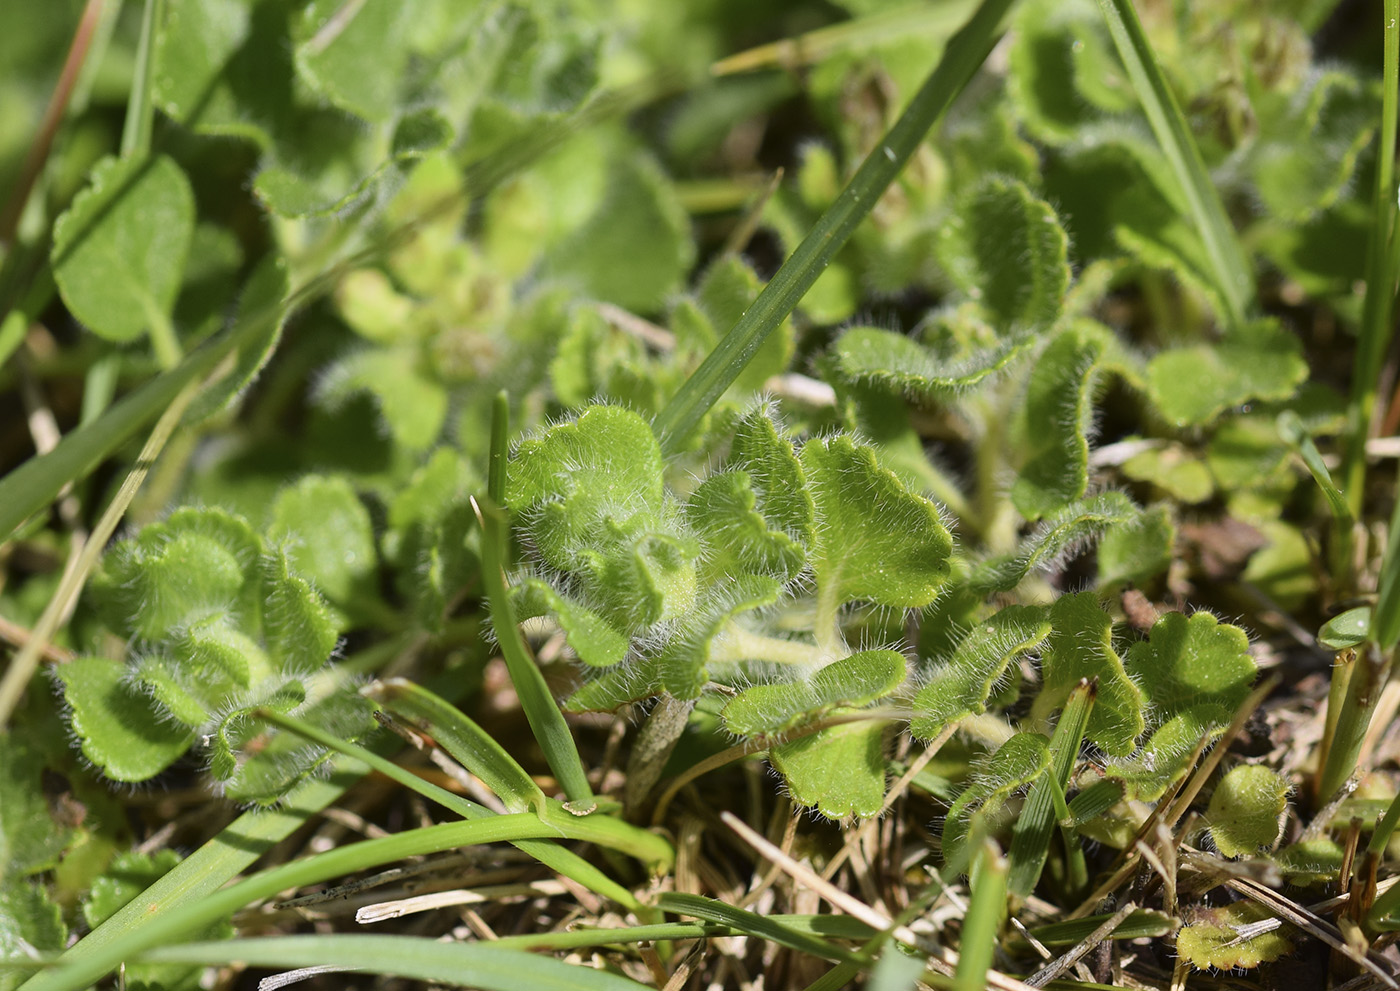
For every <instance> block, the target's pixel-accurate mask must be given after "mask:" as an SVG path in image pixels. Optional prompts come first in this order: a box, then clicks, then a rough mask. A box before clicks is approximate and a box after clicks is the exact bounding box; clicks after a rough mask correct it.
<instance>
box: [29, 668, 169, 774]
mask: <svg viewBox="0 0 1400 991" xmlns="http://www.w3.org/2000/svg"><path fill="white" fill-rule="evenodd" d="M55 677H57V678H58V680H59V681H60V683H62V685H63V695H64V698H65V699H66V700H67V702H68V706H69V708H70V709H71V710H72V712H71V719H72V723H73V731H74V732H75V733H76V734H77V735H78V738H79V740H80V741H81V742H82V748H83V756H84V757H86V758H87V759H88V760H90V761H92V762H93V763H94V764H96V765H97V766H98V767H100V768H102V772H103V773H104V774H106V775H107V777H109V778H111V779H112V780H114V781H145V780H146V779H148V778H151V777H154V776H155V775H157V774H159V773H160V772H161V771H163V770H165V769H166V768H167V767H169V766H170V765H171V764H173V763H174V762H175V760H176V759H177V758H179V757H180V755H181V754H183V753H184V752H185V751H186V750H188V749H189V746H190V744H191V743H193V742H194V739H195V734H194V732H193V731H192V730H190V729H189V728H188V727H186V726H182V725H180V724H179V723H177V722H175V721H173V720H171V719H169V718H168V717H166V715H165V714H164V713H163V712H162V711H161V709H160V707H159V706H158V705H157V704H156V702H155V700H154V699H153V698H151V697H150V696H149V695H147V694H146V693H145V692H143V691H141V690H140V689H139V688H137V687H135V686H133V685H132V684H131V683H130V681H128V680H127V677H126V666H125V665H124V664H121V663H120V662H118V661H112V660H108V659H107V658H105V657H77V658H74V659H73V660H72V661H69V662H68V663H67V664H62V665H59V666H58V667H57V668H56V669H55Z"/></svg>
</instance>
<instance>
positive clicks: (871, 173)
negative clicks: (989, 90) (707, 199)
mask: <svg viewBox="0 0 1400 991" xmlns="http://www.w3.org/2000/svg"><path fill="white" fill-rule="evenodd" d="M1013 2H1014V0H983V2H982V3H981V5H980V6H979V7H978V8H977V10H976V12H975V13H974V14H973V15H972V18H971V19H970V20H969V21H968V22H967V24H965V25H964V26H963V27H962V28H961V29H960V30H959V31H958V33H957V34H955V35H954V36H953V37H952V38H951V39H950V40H949V42H948V47H947V50H946V51H945V53H944V55H943V58H942V59H940V60H939V63H938V65H937V67H936V68H935V69H934V70H933V73H932V74H931V75H930V76H929V77H928V79H927V81H925V82H924V84H923V86H922V87H920V89H919V91H918V92H917V93H916V94H915V95H914V99H913V100H912V101H910V103H909V106H908V108H907V109H906V110H905V111H904V113H903V114H902V115H901V116H900V118H899V120H898V121H896V122H895V125H894V127H892V128H891V129H890V131H889V133H888V134H886V135H885V138H884V140H883V141H881V142H880V143H879V144H878V145H877V146H876V147H875V149H874V150H873V151H872V152H871V153H870V157H869V158H867V159H866V160H865V162H864V163H862V164H861V166H860V168H859V169H858V170H857V171H856V174H855V175H854V176H852V177H851V181H850V182H849V183H848V184H847V185H846V188H845V189H843V190H842V191H841V194H840V195H839V196H838V197H837V198H836V202H835V203H833V204H832V205H831V208H830V209H828V210H827V211H826V213H824V214H822V217H821V219H820V220H818V221H817V223H816V225H815V226H814V227H813V228H812V230H811V231H810V232H809V233H808V234H807V236H806V237H805V238H804V239H803V240H802V243H801V244H799V245H798V246H797V250H796V251H794V252H793V253H792V255H791V256H790V257H789V258H788V259H787V261H785V262H784V263H783V265H782V267H781V268H780V269H778V272H777V274H776V275H774V276H773V279H772V281H770V282H769V283H768V285H766V286H765V287H764V288H763V291H762V292H761V293H759V295H758V298H757V299H756V300H754V303H753V305H752V306H750V307H749V308H748V310H747V311H745V313H744V315H743V317H741V318H740V320H739V322H738V323H737V324H735V326H734V328H733V329H732V330H731V331H729V333H728V334H726V335H725V337H724V339H723V340H722V341H720V342H719V344H718V345H716V347H715V349H714V351H712V352H710V354H709V356H708V357H706V359H705V360H704V362H703V363H702V364H701V365H700V367H699V368H697V369H696V370H695V373H694V374H693V375H691V377H690V378H689V379H688V380H687V381H686V382H685V384H684V385H682V386H681V388H680V390H679V391H678V392H677V393H676V395H675V396H674V397H672V399H671V401H670V402H669V403H667V405H666V407H665V409H663V410H662V411H661V412H660V414H658V415H657V417H656V420H655V421H654V423H653V424H652V426H653V429H654V430H655V431H656V436H657V437H658V439H659V440H660V441H661V449H662V451H663V452H665V453H666V454H674V453H675V452H676V451H677V450H679V449H680V448H681V447H682V446H683V445H684V443H685V441H686V438H687V437H688V436H689V435H690V433H691V431H692V430H694V429H695V426H696V425H697V424H698V423H699V422H700V419H701V418H702V417H703V416H704V415H705V413H706V411H707V410H709V408H710V407H711V406H713V405H714V404H715V402H716V401H717V400H718V399H719V397H720V396H722V395H723V394H724V391H725V390H726V389H728V388H729V386H730V385H732V384H733V383H734V380H735V379H736V378H738V376H739V373H740V372H742V371H743V369H744V366H745V365H747V364H748V362H749V359H751V358H752V357H753V356H754V354H755V352H757V351H758V349H759V348H760V347H761V346H762V344H763V342H764V341H765V340H766V339H767V337H768V335H769V334H771V333H772V332H773V331H774V330H775V329H776V328H777V327H778V325H779V324H781V323H782V321H783V319H784V318H785V317H787V315H788V314H789V313H791V312H792V311H793V309H794V308H795V307H796V306H797V304H798V303H799V302H800V301H801V299H802V297H803V296H804V295H806V293H807V290H808V289H810V288H811V287H812V283H814V282H816V280H817V276H819V275H820V274H821V273H822V270H823V269H824V268H826V266H827V263H828V262H830V261H831V259H832V258H833V257H834V256H835V255H836V253H837V252H838V251H840V250H841V248H842V247H843V246H844V245H845V243H846V241H847V239H848V238H849V237H850V236H851V234H852V233H853V232H854V231H855V229H856V227H857V226H858V225H859V224H860V222H861V221H862V220H863V219H865V215H866V214H868V213H869V212H870V210H871V209H872V208H873V207H874V206H875V203H876V201H877V200H878V199H879V198H880V194H881V193H882V192H884V190H885V187H887V186H888V185H889V184H890V183H891V182H893V181H894V178H895V176H897V175H898V174H899V172H900V170H901V169H902V168H903V167H904V163H905V162H907V161H908V160H909V156H911V155H912V154H913V153H914V150H915V149H916V148H917V147H918V146H919V143H920V142H921V141H922V140H923V138H924V135H925V134H926V133H927V132H928V130H929V128H930V127H932V126H933V125H934V123H935V122H936V121H937V120H938V119H939V117H941V116H942V115H943V112H944V111H945V110H947V108H948V105H949V104H950V103H952V102H953V99H954V97H956V96H957V95H958V94H959V93H960V92H962V89H963V87H964V86H966V85H967V82H968V80H970V79H971V78H972V75H973V73H974V72H976V71H977V69H978V67H980V66H981V65H982V63H983V61H985V60H986V58H987V55H988V54H989V53H990V52H991V50H992V48H993V46H994V45H995V44H996V42H997V39H998V38H999V37H1000V28H1001V23H1002V20H1003V19H1004V18H1005V16H1006V13H1007V11H1008V10H1010V8H1011V5H1012V3H1013Z"/></svg>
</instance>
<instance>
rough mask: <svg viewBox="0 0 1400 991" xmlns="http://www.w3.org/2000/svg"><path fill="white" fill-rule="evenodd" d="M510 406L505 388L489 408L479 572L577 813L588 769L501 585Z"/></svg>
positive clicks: (518, 683) (583, 808)
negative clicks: (486, 481)
mask: <svg viewBox="0 0 1400 991" xmlns="http://www.w3.org/2000/svg"><path fill="white" fill-rule="evenodd" d="M509 416H510V407H509V403H508V401H507V398H506V394H505V393H504V392H501V393H498V394H497V396H496V401H495V404H494V406H493V408H492V411H491V453H490V462H489V475H488V483H487V485H488V489H489V491H490V493H491V495H490V498H489V499H487V500H485V501H484V502H478V503H477V511H478V513H479V514H480V517H481V529H482V537H481V571H482V581H483V583H484V584H485V586H486V595H487V599H488V600H489V603H490V609H491V627H492V629H494V630H495V631H496V641H497V645H498V646H499V647H500V649H501V656H502V657H504V658H505V662H506V668H507V670H509V672H510V680H511V682H512V683H513V684H514V685H515V691H516V694H518V695H519V696H520V706H521V708H523V709H524V710H525V718H526V719H527V720H528V721H529V723H530V729H531V730H532V731H533V732H534V734H535V739H536V740H537V741H539V745H540V749H542V750H543V751H544V756H545V760H546V761H548V762H549V767H550V770H552V771H553V772H554V774H555V776H556V777H557V778H558V779H559V784H560V785H561V786H563V788H564V794H565V795H567V796H568V799H569V805H570V807H572V808H574V809H576V810H577V811H579V812H580V813H584V812H588V811H590V810H592V809H593V808H594V807H595V806H596V805H597V802H596V800H595V799H594V797H593V789H592V787H591V786H590V785H589V784H588V774H587V772H586V771H585V770H584V768H583V760H582V758H580V757H579V753H578V744H577V743H575V742H574V737H573V734H572V733H570V732H569V725H568V723H566V722H565V721H564V714H563V713H562V712H560V711H559V706H558V704H557V703H556V702H555V701H554V696H552V695H550V693H549V686H548V685H546V684H545V680H544V674H543V673H542V672H541V671H540V669H539V665H537V664H536V663H535V661H534V658H532V657H531V656H530V651H529V649H528V648H527V647H526V646H525V639H524V637H522V636H521V635H520V624H519V623H518V622H516V619H515V608H514V607H513V606H512V605H511V601H510V594H509V589H507V588H506V576H505V564H506V547H507V544H508V542H509V525H508V523H507V521H506V515H505V512H504V511H503V510H502V509H501V507H502V506H503V505H504V504H505V494H506V452H507V443H508V438H509V430H510V428H509Z"/></svg>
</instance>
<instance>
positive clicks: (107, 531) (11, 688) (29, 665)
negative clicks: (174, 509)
mask: <svg viewBox="0 0 1400 991" xmlns="http://www.w3.org/2000/svg"><path fill="white" fill-rule="evenodd" d="M198 391H199V383H198V382H197V381H195V382H189V383H187V384H186V385H185V387H184V388H183V389H181V390H180V392H178V393H176V395H175V398H174V399H172V400H171V402H170V405H169V406H167V407H166V409H165V412H164V413H162V414H161V417H160V419H159V420H157V421H156V425H155V429H154V430H152V431H151V435H150V436H149V437H148V438H146V443H145V445H144V446H143V447H142V448H141V453H140V455H138V456H137V458H136V464H134V465H133V466H132V468H131V470H130V471H129V472H127V476H126V478H125V480H124V481H123V482H122V485H121V488H119V489H118V490H117V494H116V495H115V496H113V498H112V501H111V502H110V503H109V504H108V505H107V508H106V509H104V510H103V511H102V516H101V518H100V519H98V521H97V525H96V526H95V527H93V530H92V533H91V534H89V535H88V538H87V540H86V541H85V542H84V543H83V544H82V545H81V549H80V550H76V553H75V556H74V558H73V560H72V562H71V563H70V566H69V567H68V568H66V569H65V570H64V573H63V577H62V579H61V580H60V581H59V584H58V588H57V589H56V590H55V591H54V594H53V598H51V599H50V600H49V604H48V605H47V606H46V607H45V608H44V612H43V615H41V616H40V617H39V622H38V623H37V624H35V627H34V632H33V634H32V635H31V636H30V638H29V639H28V640H26V641H25V643H24V646H23V647H21V648H20V651H19V653H18V654H16V655H15V658H14V660H12V661H11V662H10V664H9V667H7V668H6V669H5V675H4V677H3V678H0V729H3V728H4V726H5V725H6V724H7V723H8V722H9V721H10V715H11V714H12V713H13V712H14V711H15V706H17V705H18V704H19V700H20V698H21V697H22V696H23V695H24V690H25V688H26V687H27V686H28V685H29V680H30V678H32V677H33V676H34V672H35V671H36V670H37V669H38V667H39V660H40V658H41V657H42V656H43V651H44V648H45V647H47V646H48V644H49V642H50V641H51V640H52V639H53V635H54V633H56V632H57V631H58V628H59V627H60V626H62V625H63V623H64V622H65V621H66V620H67V618H68V616H69V615H70V614H71V613H72V610H73V606H74V604H75V603H76V602H77V601H78V594H79V593H80V592H82V590H83V586H84V585H85V584H86V583H87V578H88V575H89V574H91V573H92V569H93V568H95V567H97V561H98V558H100V557H101V556H102V552H103V550H105V549H106V547H107V541H108V540H110V539H111V538H112V534H114V533H116V531H117V524H118V523H120V522H121V519H122V516H124V515H125V513H126V508H127V506H129V505H131V500H132V499H134V498H135V497H136V492H137V490H138V489H140V488H141V483H142V482H144V481H145V480H146V473H147V472H148V471H149V470H150V468H151V465H152V464H154V463H155V460H156V458H157V457H158V456H159V455H160V452H161V450H162V449H164V447H165V444H166V442H167V441H169V440H170V435H171V434H172V433H174V432H175V428H176V427H177V426H179V424H180V418H181V417H182V416H184V415H185V409H186V408H187V407H188V406H189V404H190V402H191V400H193V399H194V397H195V396H196V395H197V394H198Z"/></svg>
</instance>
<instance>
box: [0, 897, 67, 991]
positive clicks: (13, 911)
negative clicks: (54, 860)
mask: <svg viewBox="0 0 1400 991" xmlns="http://www.w3.org/2000/svg"><path fill="white" fill-rule="evenodd" d="M67 939H68V927H67V926H66V925H64V924H63V912H62V910H61V909H60V908H59V906H58V905H56V904H54V903H53V902H52V901H50V900H49V896H48V892H46V891H45V890H44V887H43V885H41V884H39V883H38V882H35V881H28V880H20V879H9V880H7V881H6V882H5V883H4V884H0V959H4V960H26V959H32V958H33V957H34V955H35V953H36V952H38V953H44V954H50V953H58V952H60V951H61V950H62V949H63V944H64V943H65V942H66V941H67ZM28 977H29V974H27V973H26V972H25V971H23V970H11V969H9V968H0V991H14V989H16V988H18V987H19V986H20V985H21V984H23V983H24V982H25V980H26V979H27V978H28Z"/></svg>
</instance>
